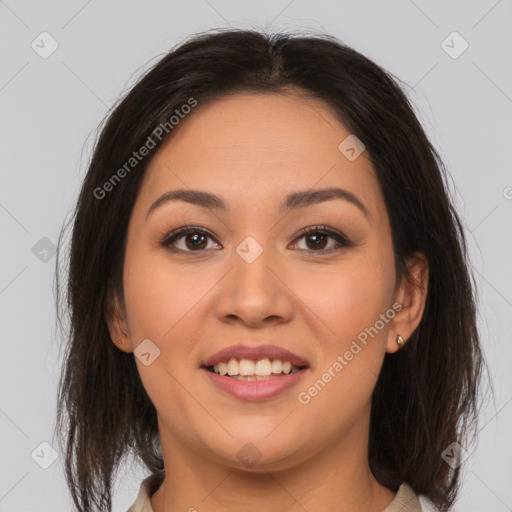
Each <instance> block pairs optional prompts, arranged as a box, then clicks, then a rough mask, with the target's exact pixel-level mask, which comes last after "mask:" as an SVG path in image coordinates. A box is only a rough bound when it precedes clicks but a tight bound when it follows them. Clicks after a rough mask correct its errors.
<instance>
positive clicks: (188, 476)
mask: <svg viewBox="0 0 512 512" xmlns="http://www.w3.org/2000/svg"><path fill="white" fill-rule="evenodd" d="M161 427H163V425H161ZM360 428H361V425H354V427H353V428H352V431H353V432H349V433H348V434H347V433H346V432H345V435H344V436H343V439H334V440H332V442H331V443H328V444H327V446H325V448H324V449H323V450H321V451H319V450H318V449H315V450H314V454H313V455H311V456H310V457H306V458H303V460H302V461H301V462H300V463H299V464H295V465H293V466H292V467H288V468H286V469H282V468H281V469H277V470H272V469H270V470H269V471H256V470H254V469H253V470H250V469H248V470H242V469H237V468H234V467H232V466H230V465H229V464H223V463H219V462H216V461H214V460H213V459H207V458H206V457H204V456H203V455H202V454H200V453H197V452H195V451H193V450H190V449H187V448H186V447H184V446H183V444H180V443H179V442H177V440H175V439H173V438H172V437H170V436H167V437H166V436H163V437H162V436H161V439H162V451H163V455H164V460H166V461H172V463H171V464H170V467H169V468H168V469H167V467H166V475H165V479H164V481H163V483H162V485H161V486H160V488H159V489H158V490H157V491H156V492H155V493H154V494H153V496H152V497H151V505H152V508H153V510H154V512H171V511H174V510H186V511H190V512H194V511H201V510H206V509H207V510H208V511H210V512H220V511H223V512H225V511H230V510H232V511H243V512H259V511H261V510H266V511H269V512H274V511H275V512H277V511H279V512H283V511H284V512H304V510H325V511H336V512H349V511H353V510H366V511H368V512H381V511H383V510H384V509H385V508H386V507H387V506H388V505H389V503H390V502H391V501H392V500H393V498H394V497H395V494H396V493H394V492H393V491H391V490H390V489H387V488H386V487H384V486H382V485H380V484H379V483H378V482H377V481H376V480H375V478H374V476H373V475H372V473H371V471H370V468H369V466H368V457H367V446H368V445H367V441H368V439H367V436H366V438H365V436H361V430H360ZM160 432H161V433H162V429H161V430H160ZM166 466H167V465H166Z"/></svg>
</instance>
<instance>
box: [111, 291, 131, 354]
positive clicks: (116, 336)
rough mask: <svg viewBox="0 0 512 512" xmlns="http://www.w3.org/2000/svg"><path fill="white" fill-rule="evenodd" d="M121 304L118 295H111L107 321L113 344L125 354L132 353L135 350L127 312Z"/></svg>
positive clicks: (113, 293)
mask: <svg viewBox="0 0 512 512" xmlns="http://www.w3.org/2000/svg"><path fill="white" fill-rule="evenodd" d="M120 302H121V301H120V300H119V297H118V295H117V293H115V292H111V293H109V299H108V301H107V306H106V308H105V320H106V322H107V326H108V332H109V334H110V339H111V341H112V343H114V345H115V346H116V347H117V348H119V349H121V350H122V351H123V352H126V353H130V352H133V350H134V348H133V346H132V342H131V339H130V334H129V333H130V331H129V329H128V323H127V321H126V311H125V309H124V307H123V306H122V305H121V303H120Z"/></svg>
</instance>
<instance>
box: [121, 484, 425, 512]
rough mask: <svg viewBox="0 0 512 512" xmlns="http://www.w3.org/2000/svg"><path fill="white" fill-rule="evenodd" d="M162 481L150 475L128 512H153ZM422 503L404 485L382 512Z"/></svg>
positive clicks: (411, 509)
mask: <svg viewBox="0 0 512 512" xmlns="http://www.w3.org/2000/svg"><path fill="white" fill-rule="evenodd" d="M161 481H162V480H161V477H160V476H159V475H150V476H148V477H147V478H146V479H145V480H143V482H142V484H141V486H140V490H139V494H138V495H137V499H136V500H135V503H134V504H133V505H132V506H131V507H130V508H129V509H128V510H127V512H153V508H152V507H151V501H150V498H151V496H152V495H153V493H155V492H156V491H157V489H158V488H159V487H160V484H161ZM422 498H423V497H422ZM421 503H422V501H420V499H419V498H418V496H417V495H416V494H415V493H414V491H413V490H412V488H411V487H410V486H409V485H407V484H406V483H403V484H402V485H401V486H400V488H399V489H398V492H397V494H396V496H395V499H394V500H393V501H392V502H391V503H390V504H389V505H388V506H387V507H386V508H385V509H384V510H383V511H382V512H423V511H425V510H430V509H427V508H423V507H422V505H421Z"/></svg>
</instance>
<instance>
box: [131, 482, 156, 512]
mask: <svg viewBox="0 0 512 512" xmlns="http://www.w3.org/2000/svg"><path fill="white" fill-rule="evenodd" d="M162 481H163V475H158V474H152V475H149V476H148V477H147V478H145V479H144V480H143V481H142V483H141V485H140V489H139V493H138V494H137V498H136V499H135V502H134V503H133V505H132V506H131V507H130V508H129V509H128V510H127V512H153V508H152V507H151V496H152V495H153V494H154V493H155V492H156V490H157V489H158V488H159V487H160V485H161V483H162Z"/></svg>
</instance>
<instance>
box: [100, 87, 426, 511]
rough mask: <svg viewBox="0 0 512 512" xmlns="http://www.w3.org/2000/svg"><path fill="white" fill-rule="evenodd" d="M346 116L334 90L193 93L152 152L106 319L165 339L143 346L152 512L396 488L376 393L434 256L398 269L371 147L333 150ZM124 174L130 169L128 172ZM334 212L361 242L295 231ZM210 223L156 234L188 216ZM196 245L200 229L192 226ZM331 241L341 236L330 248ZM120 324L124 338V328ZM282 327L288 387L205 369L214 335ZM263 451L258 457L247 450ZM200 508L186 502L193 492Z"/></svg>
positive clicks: (349, 501) (128, 335)
mask: <svg viewBox="0 0 512 512" xmlns="http://www.w3.org/2000/svg"><path fill="white" fill-rule="evenodd" d="M348 135H349V132H348V131H347V129H346V128H345V127H344V126H343V125H342V124H341V123H340V121H339V120H338V118H337V117H336V116H335V115H334V113H333V112H332V111H331V109H330V108H329V106H328V105H327V104H325V103H323V102H322V101H320V100H313V99H310V98H305V97H301V96H299V95H297V94H293V93H290V94H286V95H285V94H276V93H268V94H257V93H237V94H235V95H231V96H228V97H223V98H221V99H217V100H215V101H211V102H207V103H205V104H199V105H198V106H197V107H196V109H194V111H193V113H192V114H190V115H189V116H188V117H187V118H186V119H185V120H183V121H181V123H180V125H179V126H178V129H176V131H175V132H173V137H172V138H171V139H170V140H169V141H167V142H166V143H165V144H164V145H163V146H162V147H161V148H160V149H159V150H158V151H157V152H156V153H155V154H154V155H153V156H152V160H151V162H150V164H149V167H148V169H147V174H146V176H145V178H144V180H143V183H142V186H141V189H140V192H139V195H138V197H137V200H136V203H135V205H134V208H133V212H132V215H131V218H130V223H129V229H128V235H127V236H128V239H127V248H126V259H125V266H124V293H125V303H124V304H120V302H117V303H116V305H115V307H114V313H113V314H112V315H111V316H109V318H108V324H109V329H110V334H111V337H112V342H113V343H115V345H116V346H117V347H118V348H119V349H120V350H124V351H125V352H133V351H134V349H135V348H136V347H137V346H138V345H139V344H140V343H141V341H142V340H144V339H150V340H151V341H152V342H153V343H154V344H155V345H156V346H157V347H158V348H159V349H160V351H161V353H160V356H159V357H157V358H156V359H155V360H154V361H153V362H152V363H151V364H150V365H149V366H145V365H144V364H142V363H141V361H140V360H139V359H138V358H136V362H137V367H138V371H139V374H140V377H141V379H142V382H143V385H144V387H145V389H146V391H147V393H148V395H149V397H150V398H151V400H152V402H153V404H154V405H155V407H156V410H157V413H158V424H159V429H160V437H161V444H162V451H163V457H164V461H165V466H166V478H165V480H164V483H163V484H162V486H161V487H160V488H159V489H158V491H157V492H156V493H154V494H153V496H152V498H151V504H152V507H153V510H154V511H155V512H171V511H174V510H183V511H186V510H194V509H195V510H198V511H206V510H207V511H212V512H215V511H221V510H222V511H226V510H233V511H234V510H237V511H241V510H242V511H244V512H253V511H254V512H256V511H261V510H267V511H290V512H291V511H301V512H303V511H304V510H308V511H310V512H313V511H319V510H327V511H334V510H336V511H341V512H344V511H347V512H348V511H353V510H365V511H370V512H378V511H382V510H384V509H385V508H386V506H387V505H389V503H390V502H391V501H392V500H393V498H394V497H395V494H396V493H395V492H393V491H392V490H390V489H387V488H386V487H384V486H382V485H380V484H379V483H378V482H377V481H376V479H375V478H374V477H373V475H372V473H371V471H370V469H369V466H368V462H367V457H368V429H369V419H370V405H371V394H372V391H373V389H374V387H375V384H376V380H377V376H378V374H379V371H380V368H381V365H382V362H383V358H384V355H385V353H386V352H388V353H393V352H395V351H397V350H398V349H399V348H400V347H399V346H398V344H397V341H396V339H397V335H398V334H400V335H401V336H402V337H403V338H404V339H406V340H407V339H408V338H409V336H410V335H411V334H412V332H413V331H414V329H415V328H416V327H417V325H418V324H419V322H420V320H421V315H422V313H423V309H424V304H425V297H426V282H427V276H428V267H427V263H426V260H425V258H424V256H423V255H421V254H416V255H415V257H414V258H411V259H410V260H409V261H408V266H409V268H410V270H411V273H412V276H413V278H414V279H413V281H409V280H407V279H402V280H400V281H398V280H397V277H396V275H395V268H394V256H393V250H392V244H391V231H390V225H389V218H388V215H387V211H386V207H385V204H384V199H383V196H382V194H381V191H380V188H379V185H378V182H377V180H376V175H375V172H374V170H373V168H372V165H371V163H370V160H369V159H368V155H367V153H366V152H363V153H362V155H361V156H360V157H359V158H357V159H356V160H354V161H349V160H348V159H347V158H346V157H345V156H344V155H343V154H342V153H341V152H340V150H339V149H338V145H339V144H340V142H341V141H343V140H344V139H345V138H346V137H347V136H348ZM126 179H129V178H126ZM331 186H333V187H341V188H344V189H347V190H349V191H350V192H352V193H353V194H355V195H356V196H357V197H358V198H359V199H360V201H361V202H362V203H363V204H364V206H365V207H366V208H367V210H368V212H369V216H368V218H367V217H365V215H364V214H363V213H362V212H361V211H360V210H359V209H358V208H357V207H356V206H354V205H353V204H352V203H350V202H348V201H344V200H339V199H335V200H330V201H326V202H323V203H320V204H315V205H313V206H310V207H306V208H301V209H299V210H294V211H292V212H290V213H289V214H287V215H285V213H283V212H279V211H278V209H277V207H278V204H279V202H280V201H281V200H282V199H283V198H284V196H285V195H287V194H288V193H290V192H293V191H298V190H310V189H312V188H313V189H319V188H327V187H331ZM189 188H193V189H201V190H205V191H208V192H213V193H216V194H218V195H220V196H222V197H223V198H224V199H225V201H226V202H227V203H228V205H229V206H230V208H231V210H230V211H229V212H220V211H216V210H210V209H206V208H201V207H199V206H195V205H192V204H188V203H185V202H181V201H177V202H169V203H166V204H165V205H162V206H160V207H159V208H157V209H155V210H154V211H153V213H152V214H151V215H150V216H149V218H148V219H147V220H146V213H147V211H148V208H149V207H150V205H151V204H152V203H153V201H155V200H156V199H157V198H159V197H160V196H161V195H162V194H164V193H165V192H167V191H170V190H176V189H189ZM316 224H323V225H325V226H328V227H330V228H332V229H333V230H335V231H339V232H341V233H343V234H344V235H345V236H347V237H348V238H349V239H350V240H352V241H353V243H354V245H353V246H350V247H343V246H339V244H338V243H337V242H336V241H335V240H334V239H333V238H330V237H329V238H327V240H326V241H325V242H324V244H327V245H322V244H321V248H324V249H325V251H326V252H325V253H324V254H322V251H321V250H320V249H316V248H315V244H314V243H313V242H314V240H312V236H311V235H308V236H303V235H302V236H301V235H297V233H298V232H299V230H300V229H302V228H306V227H310V226H314V225H316ZM186 225H197V226H200V227H202V228H204V229H206V230H209V231H210V232H211V233H212V234H213V237H212V238H210V237H208V236H207V237H206V238H205V239H204V241H203V243H202V244H199V245H200V247H201V248H200V249H194V240H191V237H193V234H189V235H188V244H187V243H186V242H187V237H185V238H183V237H182V238H181V239H178V240H176V241H175V243H174V245H175V246H176V247H178V248H181V249H182V250H183V251H188V252H184V253H181V254H173V253H172V252H169V250H167V249H165V248H163V247H161V246H160V245H159V241H160V239H161V238H162V237H163V236H164V235H166V234H168V233H169V232H171V231H172V230H175V229H177V228H180V227H182V226H186ZM247 236H252V237H253V238H254V239H255V240H256V241H257V242H258V243H259V245H260V246H261V247H262V249H263V252H262V254H261V255H260V256H259V257H258V258H257V259H256V260H255V261H253V262H252V263H247V262H246V261H245V260H244V259H242V258H241V257H240V256H239V254H238V253H237V252H236V248H237V247H238V246H239V244H240V243H241V242H242V241H243V240H244V239H245V238H246V237H247ZM195 243H196V245H197V244H198V242H197V241H196V242H195ZM329 250H331V252H328V251H329ZM395 302H397V303H399V304H400V305H401V306H402V309H401V311H400V312H399V313H396V315H395V316H394V318H392V319H391V320H389V321H388V322H387V323H385V326H384V328H382V329H381V330H380V331H379V332H378V335H376V336H374V337H373V338H371V337H369V338H368V339H369V342H368V344H367V345H366V346H364V347H363V348H362V350H361V351H360V352H358V353H357V355H355V356H354V358H353V359H352V360H351V361H349V362H348V364H347V365H346V366H344V367H343V370H342V371H340V372H338V373H337V374H336V377H334V378H332V379H331V381H330V382H329V383H328V384H327V385H326V386H325V388H324V389H323V390H322V391H321V392H319V393H318V394H317V395H316V396H314V397H312V398H311V400H310V402H309V403H308V404H302V403H300V402H299V401H298V399H297V395H298V393H299V392H301V391H307V389H308V388H309V387H310V386H311V385H313V384H314V382H315V381H317V380H318V379H319V378H321V376H322V374H323V373H325V372H326V371H327V369H328V368H329V367H332V365H333V363H334V362H335V361H336V360H337V357H338V355H343V354H344V353H345V352H346V351H347V350H349V348H350V346H351V343H352V341H353V340H355V339H356V338H357V336H358V334H359V333H361V332H362V331H364V329H365V328H368V327H370V326H374V325H375V323H376V321H377V320H378V319H379V318H380V315H381V314H384V313H385V312H386V311H387V310H389V309H390V308H392V305H393V304H394V303H395ZM119 339H122V340H124V342H123V343H122V344H120V343H119ZM239 343H247V344H254V345H257V344H264V343H273V344H276V345H280V346H282V347H284V348H287V349H289V350H291V351H293V352H295V353H296V354H298V355H300V356H302V357H303V358H305V359H306V360H308V361H309V366H310V368H309V370H308V371H307V374H306V375H304V376H303V377H302V379H301V381H300V382H299V383H298V384H297V385H296V386H294V387H292V388H289V389H287V390H285V391H284V392H282V393H281V394H280V395H278V396H277V397H274V398H272V399H268V400H263V401H259V402H248V401H244V400H240V399H237V398H234V397H231V396H229V395H226V394H224V393H222V392H221V391H220V390H218V389H217V388H216V387H214V386H213V385H212V384H211V382H210V379H209V378H207V377H208V376H207V375H204V373H203V371H202V370H200V368H199V367H200V365H201V363H202V362H203V361H204V360H205V359H206V358H207V357H209V356H211V355H213V354H214V353H215V352H217V351H218V350H220V349H223V348H225V347H228V346H231V345H235V344H239ZM249 442H250V443H253V444H254V445H255V446H256V448H257V450H258V454H259V455H258V457H259V459H258V461H257V463H256V464H255V465H254V466H252V467H248V466H247V465H246V464H244V463H243V462H242V461H241V460H240V459H239V457H238V456H237V453H238V451H239V450H240V449H241V448H242V447H244V445H245V444H246V443H249ZM192 507H193V508H192Z"/></svg>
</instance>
